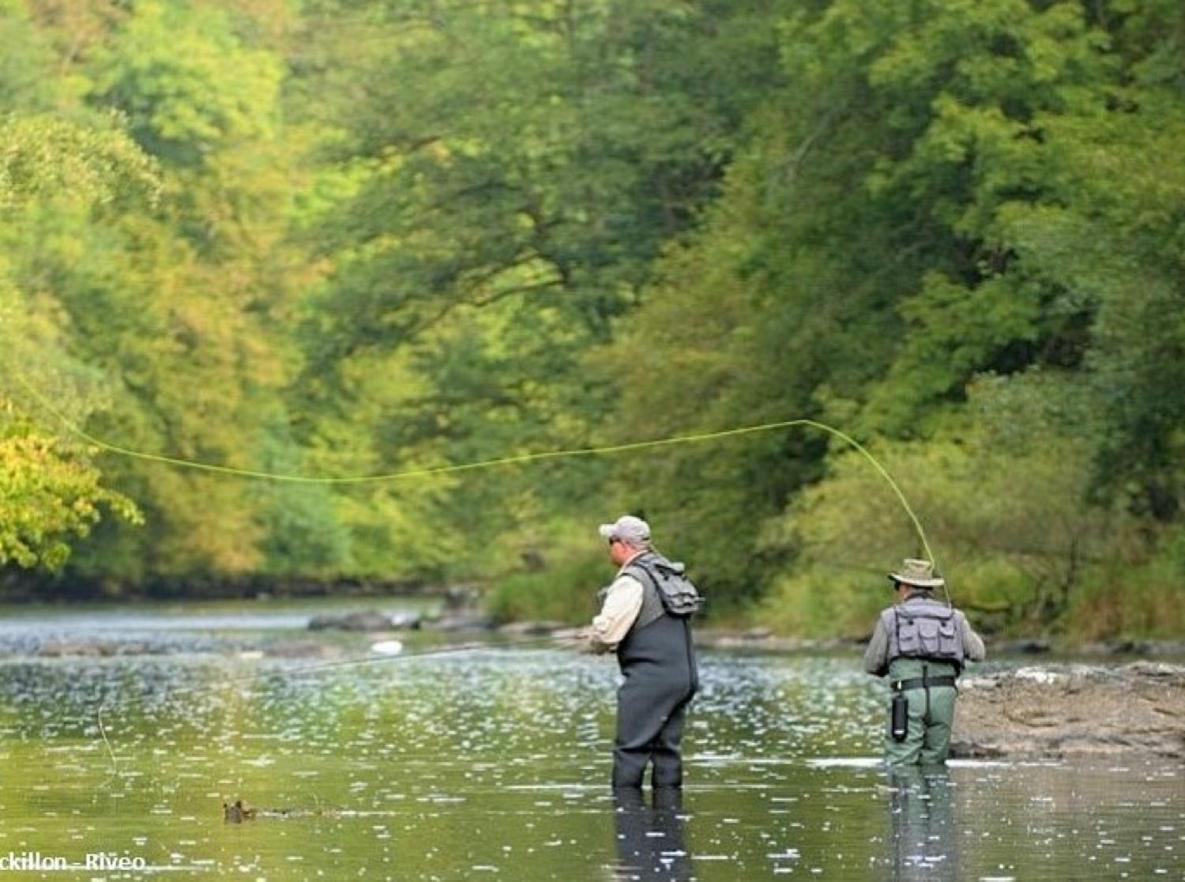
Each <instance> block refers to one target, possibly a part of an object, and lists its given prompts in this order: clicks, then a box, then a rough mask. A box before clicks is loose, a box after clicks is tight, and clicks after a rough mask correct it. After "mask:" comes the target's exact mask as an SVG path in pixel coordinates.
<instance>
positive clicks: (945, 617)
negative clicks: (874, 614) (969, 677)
mask: <svg viewBox="0 0 1185 882" xmlns="http://www.w3.org/2000/svg"><path fill="white" fill-rule="evenodd" d="M959 615H960V613H959V611H958V610H956V609H954V608H953V607H949V606H947V605H946V604H945V603H939V602H938V601H937V600H930V599H929V598H919V599H910V600H907V601H905V602H904V603H899V604H897V605H895V606H891V607H889V608H888V609H886V610H884V611H883V612H882V613H881V624H882V625H883V626H884V628H885V633H887V634H888V635H889V661H892V660H893V659H895V658H918V659H925V660H927V661H943V662H953V663H954V664H955V665H956V666H957V667H958V668H959V670H962V669H963V661H964V655H963V632H962V628H961V627H960V626H959Z"/></svg>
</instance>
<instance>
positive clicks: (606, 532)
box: [597, 524, 617, 539]
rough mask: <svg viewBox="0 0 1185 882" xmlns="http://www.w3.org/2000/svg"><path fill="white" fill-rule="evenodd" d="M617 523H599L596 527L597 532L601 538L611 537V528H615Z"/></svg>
mask: <svg viewBox="0 0 1185 882" xmlns="http://www.w3.org/2000/svg"><path fill="white" fill-rule="evenodd" d="M616 527H617V524H601V526H599V527H597V532H598V533H600V534H601V538H602V539H612V538H613V530H614V529H616Z"/></svg>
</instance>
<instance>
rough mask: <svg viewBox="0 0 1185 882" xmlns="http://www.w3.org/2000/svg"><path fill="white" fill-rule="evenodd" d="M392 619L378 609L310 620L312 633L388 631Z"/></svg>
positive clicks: (316, 617)
mask: <svg viewBox="0 0 1185 882" xmlns="http://www.w3.org/2000/svg"><path fill="white" fill-rule="evenodd" d="M390 629H391V619H390V617H389V616H385V615H383V614H382V613H381V612H379V611H378V610H376V609H367V610H360V611H358V612H350V613H346V614H344V615H340V616H331V615H323V616H313V617H312V618H311V619H309V630H310V631H326V630H338V631H388V630H390Z"/></svg>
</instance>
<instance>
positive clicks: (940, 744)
mask: <svg viewBox="0 0 1185 882" xmlns="http://www.w3.org/2000/svg"><path fill="white" fill-rule="evenodd" d="M889 581H890V583H891V584H892V585H893V590H894V591H895V592H896V595H897V601H896V603H894V604H893V605H892V606H890V607H888V608H887V609H885V610H882V611H881V614H880V616H879V618H877V621H876V628H875V629H874V630H873V632H872V639H871V640H870V641H869V643H868V649H867V650H866V651H865V653H864V670H866V671H868V673H870V674H875V675H876V676H878V677H884V676H886V675H887V677H888V681H889V689H890V714H889V717H890V723H889V726H888V729H889V731H888V732H887V733H886V737H885V759H886V761H888V762H889V763H891V764H894V765H912V764H934V763H943V762H945V761H946V757H947V754H948V753H950V733H951V725H952V724H953V722H954V716H955V700H956V698H957V697H958V694H959V693H958V690H957V689H956V688H955V681H956V679H957V678H958V676H959V674H960V673H962V671H963V666H964V664H965V663H966V662H968V661H982V660H983V658H984V654H985V653H984V648H983V640H982V639H980V637H979V635H978V634H976V633H975V631H974V630H972V628H971V626H970V625H969V624H968V623H967V617H966V616H964V615H963V614H962V613H961V612H959V610H957V609H955V608H954V607H952V606H951V605H950V604H949V602H948V603H943V602H941V601H938V600H936V599H934V596H933V592H934V590H935V589H936V588H942V587H944V586H945V585H946V582H945V580H944V579H943V578H942V577H941V576H938V575H936V574H935V572H934V564H933V563H932V562H931V561H928V560H919V559H916V558H906V560H905V561H904V562H903V563H902V565H901V568H900V570H899V571H898V572H894V573H889ZM894 702H896V703H897V704H898V705H899V716H898V725H896V726H894V724H893V722H892V719H893V703H894Z"/></svg>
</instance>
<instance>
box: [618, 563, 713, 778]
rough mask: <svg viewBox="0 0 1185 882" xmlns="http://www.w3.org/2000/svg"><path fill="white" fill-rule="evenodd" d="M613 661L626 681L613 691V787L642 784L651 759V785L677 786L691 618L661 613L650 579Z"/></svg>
mask: <svg viewBox="0 0 1185 882" xmlns="http://www.w3.org/2000/svg"><path fill="white" fill-rule="evenodd" d="M617 661H618V664H619V665H620V666H621V673H622V675H623V676H624V678H625V682H623V683H622V684H621V687H620V688H619V689H618V690H617V733H616V737H615V739H614V743H613V786H614V787H641V786H642V781H643V778H644V776H645V773H646V767H647V766H648V765H650V764H651V763H653V767H654V771H653V774H652V783H653V785H654V786H655V787H678V786H680V785H681V784H682V783H683V758H682V754H681V752H680V743H681V741H682V738H683V724H684V720H685V718H686V715H687V705H688V704H689V703H690V701H691V698H692V696H693V695H694V694H695V691H696V689H697V688H698V687H699V673H698V668H697V665H696V658H695V647H694V646H693V644H692V639H691V622H690V620H689V619H688V618H687V617H685V616H673V615H671V614H670V613H668V612H666V610H665V609H664V608H663V605H662V600H661V599H660V598H659V597H658V594H657V591H656V589H655V588H654V586H653V585H652V584H648V583H647V582H643V583H642V609H641V610H640V611H639V613H638V618H637V620H636V621H635V622H634V626H633V627H632V628H631V629H630V631H629V633H628V634H626V636H625V639H623V640H622V641H621V643H620V644H618V646H617Z"/></svg>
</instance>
